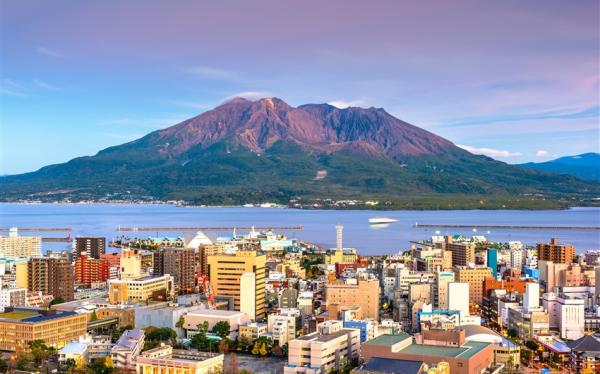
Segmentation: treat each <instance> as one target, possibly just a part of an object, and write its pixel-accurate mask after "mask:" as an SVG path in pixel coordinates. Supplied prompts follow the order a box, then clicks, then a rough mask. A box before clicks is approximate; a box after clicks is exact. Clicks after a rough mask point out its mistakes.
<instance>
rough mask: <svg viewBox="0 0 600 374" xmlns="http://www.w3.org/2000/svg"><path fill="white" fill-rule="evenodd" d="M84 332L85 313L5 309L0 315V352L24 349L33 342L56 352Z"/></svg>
mask: <svg viewBox="0 0 600 374" xmlns="http://www.w3.org/2000/svg"><path fill="white" fill-rule="evenodd" d="M86 332H87V316H86V315H85V314H77V313H74V312H64V311H57V310H47V309H34V308H6V309H5V311H4V312H3V313H0V350H2V351H11V352H15V351H17V350H22V349H24V350H27V349H29V343H30V342H32V341H34V340H43V341H44V343H45V344H46V345H47V346H49V347H54V348H57V349H58V348H61V347H63V346H64V345H65V344H67V343H68V342H70V341H71V340H76V339H79V337H80V336H82V335H85V333H86Z"/></svg>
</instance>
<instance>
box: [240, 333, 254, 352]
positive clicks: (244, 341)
mask: <svg viewBox="0 0 600 374" xmlns="http://www.w3.org/2000/svg"><path fill="white" fill-rule="evenodd" d="M237 346H238V348H239V349H240V350H241V351H248V349H250V347H251V346H252V341H250V339H249V338H248V337H247V336H245V335H242V336H240V337H239V338H238V341H237Z"/></svg>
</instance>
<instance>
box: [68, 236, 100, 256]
mask: <svg viewBox="0 0 600 374" xmlns="http://www.w3.org/2000/svg"><path fill="white" fill-rule="evenodd" d="M82 252H86V253H87V254H88V256H89V257H91V258H95V259H99V258H100V256H102V255H103V254H104V253H106V238H103V237H99V236H78V237H76V238H75V253H76V256H79V255H81V253H82Z"/></svg>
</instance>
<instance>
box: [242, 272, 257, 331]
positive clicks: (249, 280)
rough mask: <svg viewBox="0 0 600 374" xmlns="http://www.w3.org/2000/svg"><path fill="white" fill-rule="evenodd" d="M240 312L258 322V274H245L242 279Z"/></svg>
mask: <svg viewBox="0 0 600 374" xmlns="http://www.w3.org/2000/svg"><path fill="white" fill-rule="evenodd" d="M240 312H242V313H246V314H247V315H248V317H249V318H250V320H252V321H254V320H256V274H254V273H250V272H248V273H244V274H242V277H241V278H240Z"/></svg>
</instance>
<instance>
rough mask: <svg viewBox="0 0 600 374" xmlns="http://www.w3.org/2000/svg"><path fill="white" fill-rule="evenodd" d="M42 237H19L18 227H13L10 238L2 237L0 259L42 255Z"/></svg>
mask: <svg viewBox="0 0 600 374" xmlns="http://www.w3.org/2000/svg"><path fill="white" fill-rule="evenodd" d="M41 249H42V237H41V236H19V235H18V230H17V228H16V227H11V228H10V230H9V233H8V236H0V257H4V258H20V257H25V258H29V257H34V256H39V255H40V254H41Z"/></svg>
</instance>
